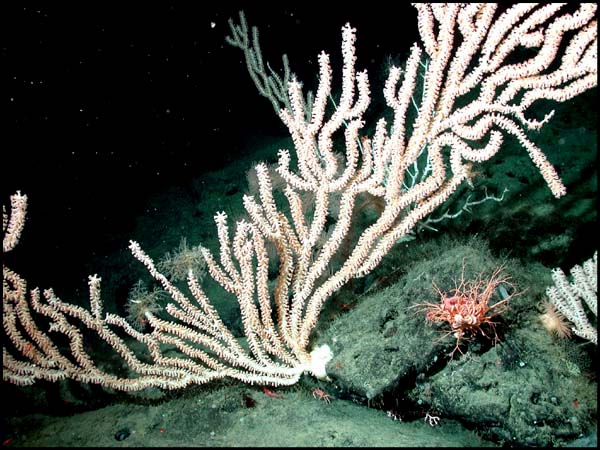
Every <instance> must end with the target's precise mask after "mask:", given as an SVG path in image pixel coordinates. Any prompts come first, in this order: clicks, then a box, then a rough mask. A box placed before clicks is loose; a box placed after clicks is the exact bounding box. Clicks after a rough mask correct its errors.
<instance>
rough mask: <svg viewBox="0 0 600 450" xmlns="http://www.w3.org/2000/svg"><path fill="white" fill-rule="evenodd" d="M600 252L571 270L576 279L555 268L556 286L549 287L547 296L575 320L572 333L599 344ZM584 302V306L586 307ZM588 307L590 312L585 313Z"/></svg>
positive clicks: (566, 315) (565, 314) (560, 309)
mask: <svg viewBox="0 0 600 450" xmlns="http://www.w3.org/2000/svg"><path fill="white" fill-rule="evenodd" d="M597 259H598V252H595V253H594V256H593V257H592V258H590V259H588V260H587V261H585V262H584V263H583V264H582V265H581V266H580V265H575V266H574V267H573V268H572V269H571V277H572V279H573V281H569V280H568V278H567V276H566V275H565V273H564V272H563V271H562V270H561V269H560V268H556V269H554V270H553V271H552V280H554V286H550V287H548V288H547V289H546V295H548V298H549V299H550V302H552V303H553V304H554V305H556V309H558V310H559V311H560V313H561V314H562V315H564V316H565V317H566V318H567V319H569V320H570V321H571V322H572V323H573V328H572V330H573V333H575V334H576V335H577V336H579V337H581V338H583V339H587V340H588V341H590V342H593V343H594V344H596V345H597V344H598V330H597V329H596V328H594V326H593V325H592V322H591V320H592V319H590V317H591V316H593V320H594V322H596V321H597V318H598V294H597V290H598V276H597V270H598V263H597ZM584 305H585V306H584ZM586 309H587V312H586Z"/></svg>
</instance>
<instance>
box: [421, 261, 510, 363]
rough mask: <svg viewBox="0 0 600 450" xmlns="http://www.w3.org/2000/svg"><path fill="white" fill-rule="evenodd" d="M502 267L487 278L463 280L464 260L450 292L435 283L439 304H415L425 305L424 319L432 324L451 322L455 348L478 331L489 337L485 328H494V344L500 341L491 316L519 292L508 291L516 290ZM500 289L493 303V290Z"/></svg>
mask: <svg viewBox="0 0 600 450" xmlns="http://www.w3.org/2000/svg"><path fill="white" fill-rule="evenodd" d="M502 270H503V266H500V267H498V268H497V269H496V270H495V271H494V272H493V273H492V275H491V276H490V277H489V278H488V279H485V278H483V274H479V275H478V276H477V278H476V279H473V280H467V281H465V279H464V272H465V267H464V263H463V268H462V272H461V275H460V282H459V283H456V281H455V286H456V287H455V288H454V289H451V290H450V291H449V292H447V293H446V292H442V291H441V290H440V289H439V288H438V287H437V285H436V284H435V283H433V287H434V289H435V290H436V291H437V293H438V294H439V295H440V303H422V304H419V305H416V306H424V308H422V309H421V310H420V311H422V312H426V313H427V314H426V316H425V320H426V321H427V322H429V323H435V322H446V323H448V324H449V325H450V331H448V332H447V334H453V335H454V336H455V337H456V347H455V348H454V350H453V351H452V355H454V352H455V351H456V350H458V351H460V352H461V353H462V351H461V350H460V343H461V340H462V339H470V338H471V337H473V336H474V335H475V334H476V333H477V332H479V333H481V334H482V335H483V336H487V335H486V333H485V331H484V328H485V327H487V328H489V329H490V330H491V333H492V334H493V335H492V338H493V340H494V343H496V342H498V340H499V339H498V335H497V334H496V328H495V322H493V321H492V318H493V317H494V316H496V315H498V314H500V313H502V312H504V311H505V310H506V308H507V306H508V305H507V304H508V301H509V300H510V299H511V298H512V297H514V296H515V295H516V294H515V293H514V292H513V293H512V294H508V291H507V289H506V287H504V286H503V285H506V286H507V287H509V288H511V289H512V290H513V291H514V287H513V285H512V284H511V283H510V282H509V280H510V278H509V277H508V276H506V275H504V274H503V273H502ZM496 290H498V291H499V294H500V297H501V300H499V301H497V302H495V303H491V300H492V296H493V294H494V292H495V291H496Z"/></svg>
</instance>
